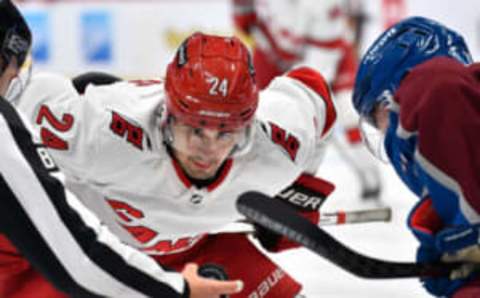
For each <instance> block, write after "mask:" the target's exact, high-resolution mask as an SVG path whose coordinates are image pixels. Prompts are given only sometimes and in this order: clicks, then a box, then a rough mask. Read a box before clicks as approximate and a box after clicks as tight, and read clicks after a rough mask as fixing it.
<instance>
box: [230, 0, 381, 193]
mask: <svg viewBox="0 0 480 298" xmlns="http://www.w3.org/2000/svg"><path fill="white" fill-rule="evenodd" d="M232 3H233V13H234V16H233V17H234V24H235V26H236V28H237V29H238V30H239V31H240V32H241V33H243V34H245V35H247V36H250V37H251V39H252V40H253V48H254V49H253V62H254V66H255V69H256V71H257V77H258V86H259V87H260V88H261V89H263V88H265V87H267V86H268V84H269V83H270V82H271V81H272V79H273V78H275V77H276V76H279V75H282V74H284V73H285V72H286V71H288V70H289V69H291V68H292V67H298V66H300V65H309V66H311V67H313V68H315V69H317V70H319V71H320V72H321V73H322V75H323V76H324V77H325V78H326V80H327V82H329V84H331V86H332V92H333V94H334V97H335V103H336V105H337V107H338V110H339V113H338V114H339V118H338V120H339V124H340V125H339V127H338V128H337V130H336V133H335V134H333V135H332V136H333V138H332V140H331V141H332V144H333V145H335V148H337V149H338V151H339V153H340V156H341V157H342V158H343V159H344V161H345V162H346V163H347V165H349V167H350V168H351V169H353V172H354V174H355V176H356V178H357V180H358V181H359V185H360V191H359V192H360V196H361V197H362V198H364V199H378V198H379V197H380V194H381V187H382V185H381V179H380V175H379V172H378V167H377V164H376V162H377V161H375V159H373V158H372V157H371V156H370V155H369V153H368V151H367V150H366V149H365V148H364V146H362V141H361V134H360V131H359V129H358V116H357V115H356V113H355V112H354V110H353V107H352V105H351V102H350V98H351V96H352V89H353V85H354V80H355V73H356V70H357V65H358V57H357V53H356V51H355V47H354V44H353V42H352V41H351V39H352V36H351V35H352V32H351V31H352V30H350V28H349V26H348V20H349V19H348V15H347V12H346V6H347V3H346V0H322V1H318V0H295V1H291V0H233V2H232Z"/></svg>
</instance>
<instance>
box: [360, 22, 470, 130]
mask: <svg viewBox="0 0 480 298" xmlns="http://www.w3.org/2000/svg"><path fill="white" fill-rule="evenodd" d="M436 56H447V57H452V58H454V59H456V60H458V61H460V62H461V63H464V64H469V63H471V62H472V58H471V56H470V53H469V50H468V47H467V45H466V43H465V41H464V40H463V38H462V36H460V35H459V34H458V33H456V32H455V31H453V30H451V29H449V28H447V27H445V26H444V25H442V24H440V23H438V22H435V21H433V20H430V19H427V18H423V17H410V18H407V19H405V20H403V21H401V22H399V23H397V24H396V25H394V26H392V27H391V28H390V29H388V30H386V31H385V32H384V33H383V34H382V35H380V37H378V38H377V40H375V42H374V43H373V44H372V45H371V46H370V48H369V49H368V50H367V52H366V53H365V55H364V56H363V57H362V60H361V61H360V66H359V69H358V72H357V76H356V81H355V87H354V91H353V105H354V107H355V109H356V110H357V112H358V113H359V114H360V116H361V117H362V118H364V120H366V121H367V122H368V123H370V124H375V123H374V120H373V118H372V112H373V110H374V108H375V106H376V105H377V104H378V103H381V102H385V101H386V100H387V99H388V98H391V97H392V96H393V94H394V93H395V91H396V89H397V88H398V86H399V85H400V81H401V80H402V79H403V78H404V77H405V75H407V74H408V72H409V71H410V70H411V69H412V68H413V67H415V66H416V65H418V64H420V63H423V62H425V61H427V60H429V59H431V58H433V57H436Z"/></svg>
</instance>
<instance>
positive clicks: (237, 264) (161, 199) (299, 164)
mask: <svg viewBox="0 0 480 298" xmlns="http://www.w3.org/2000/svg"><path fill="white" fill-rule="evenodd" d="M59 88H60V89H59ZM39 89H41V90H43V92H41V93H39V92H38V90H39ZM59 90H62V91H61V92H59ZM49 93H50V94H49ZM32 94H44V96H37V97H32V96H31V95H32ZM52 94H56V95H55V96H50V95H52ZM32 98H35V100H32ZM12 100H13V101H14V102H16V103H17V106H18V107H19V108H20V109H21V110H22V111H24V113H26V114H27V115H28V116H29V118H30V119H31V121H32V122H33V123H34V124H35V127H36V129H38V131H39V133H40V135H41V136H42V138H43V143H44V144H45V145H46V146H47V147H48V148H49V149H50V152H51V153H52V155H53V158H54V159H55V161H56V162H57V163H58V164H59V166H60V168H61V169H62V170H63V171H64V172H65V173H66V175H67V177H68V178H69V181H70V183H71V186H72V187H73V189H74V190H76V193H77V194H78V195H79V196H80V197H82V198H83V199H84V201H85V203H86V204H87V205H88V206H90V207H92V208H95V209H96V211H97V212H98V213H99V215H100V217H101V218H102V219H103V220H104V221H106V222H107V223H109V224H110V225H111V226H112V229H115V230H116V231H117V232H118V233H119V234H120V235H123V237H124V239H125V240H126V241H127V240H130V239H128V238H131V236H133V238H135V240H136V241H137V243H139V245H140V246H141V248H142V249H143V250H144V251H146V252H148V253H149V254H151V255H152V256H153V257H155V258H156V259H157V260H159V261H160V262H161V263H162V264H164V265H168V266H171V267H172V268H174V269H176V270H181V269H182V268H183V266H184V264H185V263H186V262H195V263H198V264H199V265H200V272H201V273H203V274H205V275H207V276H208V275H213V276H214V277H217V278H219V279H225V278H228V279H236V278H241V279H242V280H243V281H244V284H245V288H244V290H243V291H242V293H241V294H238V295H232V297H295V296H296V295H297V294H298V293H299V292H300V291H301V285H300V284H298V283H297V282H296V281H295V280H294V279H293V278H291V277H290V276H289V275H288V274H287V273H285V272H284V271H283V270H282V269H281V268H279V267H278V266H277V265H276V264H274V263H273V262H272V261H271V260H269V259H268V258H267V257H266V256H265V255H264V254H262V253H261V252H260V251H258V249H257V248H255V246H254V245H252V243H251V242H250V240H249V239H248V238H247V237H246V236H245V235H242V234H228V235H227V234H211V233H210V234H209V232H211V231H214V230H217V229H219V228H222V227H223V226H225V225H227V224H229V223H231V222H234V221H236V220H240V219H242V216H241V215H240V214H239V213H238V212H237V211H236V209H235V200H236V198H237V196H238V195H240V194H241V193H243V192H245V191H249V190H255V191H260V192H263V193H266V194H268V195H271V196H274V195H277V194H279V193H280V192H281V191H282V190H286V189H287V190H288V191H286V192H284V193H283V195H282V196H281V199H283V200H285V201H289V202H290V203H292V204H293V205H295V207H296V208H298V209H299V210H301V211H302V212H304V213H305V216H309V218H311V220H313V221H318V208H319V206H320V205H321V202H322V200H323V199H324V198H325V197H326V196H327V195H328V194H329V193H330V192H331V191H332V190H333V185H331V184H330V183H328V182H326V181H323V180H321V179H318V178H316V177H314V176H313V174H314V173H315V172H316V170H317V168H318V165H319V163H320V161H321V158H322V155H323V141H324V139H325V138H326V136H327V135H328V134H329V132H330V130H331V128H332V126H333V124H334V122H335V120H336V110H335V107H334V105H333V102H332V99H331V96H330V92H329V90H328V86H327V84H326V82H325V80H324V79H323V77H322V76H321V75H320V74H319V73H318V72H316V71H314V70H312V69H310V68H307V67H303V68H299V69H295V70H292V71H290V72H288V73H287V74H286V75H285V76H282V77H279V78H277V79H276V80H275V81H274V82H273V83H272V84H271V85H270V87H269V88H268V89H266V90H264V91H262V92H261V93H260V95H259V93H258V90H257V87H256V84H255V77H254V70H253V67H252V65H251V63H250V57H249V54H248V50H247V49H246V47H245V46H244V45H243V44H242V43H241V42H240V41H239V40H238V39H236V38H227V37H219V36H211V35H204V34H201V33H196V34H193V35H191V36H190V37H189V38H187V39H186V41H185V42H184V43H183V44H182V45H181V46H180V47H179V49H178V51H177V53H176V55H175V58H174V59H173V61H172V62H171V63H170V64H169V65H168V69H167V72H166V79H165V81H163V80H150V81H125V82H117V83H114V84H110V85H105V86H92V85H90V86H88V87H87V88H86V90H85V92H84V94H82V95H78V94H77V92H76V90H75V89H74V88H73V86H72V85H71V82H70V80H66V79H64V78H60V77H53V76H51V75H34V76H33V77H32V78H31V80H30V82H29V84H28V85H27V88H26V89H25V90H24V91H23V93H22V95H21V96H20V97H19V98H12ZM299 192H302V193H299ZM119 226H121V227H122V229H119V228H118V227H119ZM125 231H128V232H129V235H125ZM259 233H260V236H259V237H261V238H262V243H263V244H264V245H265V246H266V247H267V248H268V249H270V250H273V251H277V250H281V249H282V248H286V247H290V246H292V245H293V244H292V243H289V242H288V241H285V239H282V238H280V237H277V236H275V235H269V234H268V233H265V232H264V231H260V232H259ZM262 235H263V237H262Z"/></svg>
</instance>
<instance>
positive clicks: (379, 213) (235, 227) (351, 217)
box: [211, 207, 392, 234]
mask: <svg viewBox="0 0 480 298" xmlns="http://www.w3.org/2000/svg"><path fill="white" fill-rule="evenodd" d="M391 214H392V210H391V209H390V208H388V207H386V208H377V209H366V210H355V211H336V212H325V213H324V212H320V219H319V222H318V225H319V226H331V225H345V224H353V223H371V222H388V221H390V220H391V218H392V216H391ZM253 232H254V227H253V225H252V223H251V222H249V221H237V222H233V223H231V224H229V225H227V226H226V227H224V228H222V229H219V230H216V231H213V232H211V234H220V233H244V234H253Z"/></svg>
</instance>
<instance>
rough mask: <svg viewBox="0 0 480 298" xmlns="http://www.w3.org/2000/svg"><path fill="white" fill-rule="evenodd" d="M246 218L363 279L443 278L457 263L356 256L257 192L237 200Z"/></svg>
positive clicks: (290, 211) (293, 213) (245, 194)
mask: <svg viewBox="0 0 480 298" xmlns="http://www.w3.org/2000/svg"><path fill="white" fill-rule="evenodd" d="M237 209H238V211H239V212H240V213H241V214H243V215H244V216H246V217H247V219H249V220H251V221H253V222H255V223H257V224H259V225H262V226H263V227H265V228H267V229H270V230H272V231H274V232H276V233H278V234H281V235H283V236H285V237H287V238H289V239H290V240H292V241H295V242H298V243H300V244H302V245H303V246H304V247H306V248H308V249H310V250H311V251H313V252H314V253H316V254H318V255H320V256H322V257H324V258H326V259H327V260H329V261H330V262H332V263H334V264H335V265H337V266H339V267H340V268H342V269H344V270H346V271H348V272H350V273H352V274H354V275H356V276H359V277H363V278H372V279H382V278H408V277H435V276H447V275H449V274H450V272H451V270H453V269H455V268H457V267H458V266H459V264H445V263H441V264H440V263H432V264H419V263H408V262H392V261H387V260H380V259H376V258H372V257H368V256H365V255H363V254H360V253H358V252H356V251H354V250H352V249H350V248H348V247H347V246H345V245H344V244H342V243H341V242H339V241H338V240H336V239H335V238H334V237H332V236H331V235H329V234H328V233H327V232H325V231H323V230H322V229H321V228H319V227H318V226H317V225H315V224H313V223H311V222H310V221H308V220H307V219H305V218H303V217H302V216H300V215H298V214H297V213H296V212H295V211H294V210H293V209H292V208H290V207H288V206H287V205H285V204H284V203H282V202H280V201H277V200H273V199H272V198H271V197H269V196H266V195H264V194H262V193H259V192H253V191H252V192H246V193H244V194H242V195H240V196H239V198H238V200H237Z"/></svg>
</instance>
